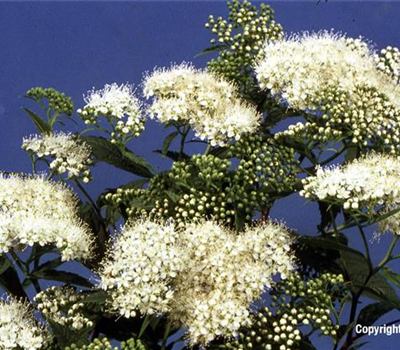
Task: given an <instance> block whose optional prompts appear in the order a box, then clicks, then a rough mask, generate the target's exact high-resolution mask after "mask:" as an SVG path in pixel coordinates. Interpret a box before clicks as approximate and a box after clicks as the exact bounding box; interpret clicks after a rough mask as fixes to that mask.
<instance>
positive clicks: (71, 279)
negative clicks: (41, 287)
mask: <svg viewBox="0 0 400 350" xmlns="http://www.w3.org/2000/svg"><path fill="white" fill-rule="evenodd" d="M32 276H34V277H36V278H39V279H44V280H51V281H59V282H64V283H71V284H76V285H78V286H83V287H88V288H91V287H93V285H92V284H91V283H90V282H89V281H88V280H87V279H86V278H83V277H82V276H79V275H77V274H76V273H72V272H67V271H57V270H51V271H49V270H39V271H35V272H33V274H32Z"/></svg>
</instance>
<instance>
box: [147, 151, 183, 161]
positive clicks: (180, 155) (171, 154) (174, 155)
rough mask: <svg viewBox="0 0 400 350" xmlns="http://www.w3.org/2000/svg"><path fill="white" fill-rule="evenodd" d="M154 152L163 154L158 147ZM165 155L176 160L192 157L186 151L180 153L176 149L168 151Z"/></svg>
mask: <svg viewBox="0 0 400 350" xmlns="http://www.w3.org/2000/svg"><path fill="white" fill-rule="evenodd" d="M153 152H155V153H160V154H163V152H162V150H161V149H156V150H154V151H153ZM165 156H166V157H167V158H169V159H172V160H173V161H174V162H178V161H181V160H187V159H190V156H189V155H187V154H186V153H180V152H175V151H167V152H166V153H165Z"/></svg>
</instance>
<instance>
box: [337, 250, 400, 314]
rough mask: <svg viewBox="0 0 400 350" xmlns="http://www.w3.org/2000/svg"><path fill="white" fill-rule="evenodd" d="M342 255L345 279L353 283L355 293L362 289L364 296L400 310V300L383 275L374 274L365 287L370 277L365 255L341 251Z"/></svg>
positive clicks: (351, 287)
mask: <svg viewBox="0 0 400 350" xmlns="http://www.w3.org/2000/svg"><path fill="white" fill-rule="evenodd" d="M340 255H341V259H340V263H341V265H342V267H343V270H344V273H345V278H346V279H347V280H348V281H349V282H351V284H350V286H349V287H350V289H352V290H353V292H355V293H358V292H359V290H360V288H362V289H363V295H365V296H367V297H370V298H373V299H375V300H379V301H382V302H384V303H387V304H390V305H392V306H393V307H394V308H397V309H399V310H400V299H399V297H398V296H397V294H396V291H395V290H394V289H393V287H392V286H391V285H390V284H389V282H388V281H387V280H386V278H385V277H384V276H383V275H382V274H380V273H376V274H374V275H373V276H372V277H371V278H370V279H369V280H368V282H367V284H366V285H365V283H366V281H367V279H368V276H369V275H370V269H369V265H368V262H367V260H366V259H365V257H364V256H363V255H360V254H356V253H353V252H350V251H341V252H340Z"/></svg>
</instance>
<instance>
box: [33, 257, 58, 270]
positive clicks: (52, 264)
mask: <svg viewBox="0 0 400 350" xmlns="http://www.w3.org/2000/svg"><path fill="white" fill-rule="evenodd" d="M63 263H64V261H62V260H61V258H57V259H54V260H50V261H47V262H45V263H43V264H41V265H40V266H39V267H38V268H37V269H35V270H34V271H51V270H54V269H56V268H57V267H59V266H61V265H62V264H63Z"/></svg>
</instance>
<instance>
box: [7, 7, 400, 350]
mask: <svg viewBox="0 0 400 350" xmlns="http://www.w3.org/2000/svg"><path fill="white" fill-rule="evenodd" d="M271 5H272V7H273V8H274V9H275V12H276V20H277V21H278V22H280V23H281V24H282V25H283V28H284V30H285V31H286V32H288V33H290V32H298V31H301V30H309V31H317V30H321V29H327V30H330V29H332V28H333V29H334V30H335V31H340V32H344V33H347V34H348V35H349V36H353V37H358V36H363V37H365V38H367V39H369V40H371V41H372V42H374V43H375V44H376V47H377V48H378V49H380V48H383V47H385V46H387V45H392V46H400V2H395V1H332V0H330V1H328V2H324V1H321V2H320V3H319V4H317V2H316V1H274V2H271ZM225 13H226V6H225V2H223V1H191V2H186V1H147V2H145V1H129V2H124V1H118V2H111V1H101V2H94V1H87V2H79V1H72V2H51V1H43V2H39V1H31V2H8V1H7V2H6V1H3V2H0V33H1V34H0V169H2V170H7V171H25V172H29V171H30V164H29V159H28V157H27V155H26V154H25V153H24V152H23V151H22V150H21V149H20V145H21V141H22V137H24V136H27V135H29V134H31V133H34V132H35V129H34V127H33V125H32V123H31V121H30V120H29V119H28V117H27V116H26V115H25V114H24V112H23V111H22V110H21V106H23V105H29V102H28V101H25V100H24V99H23V98H22V97H21V96H22V95H23V94H24V93H25V92H26V91H27V90H28V89H29V88H31V87H33V86H43V87H50V86H51V87H54V88H56V89H58V90H61V91H63V92H65V93H66V94H67V95H68V96H71V97H72V98H73V100H74V102H75V106H76V108H79V107H81V106H82V105H83V101H82V94H84V93H85V92H86V91H88V90H90V89H91V88H92V87H96V88H101V87H102V86H104V84H106V83H113V82H117V83H125V82H130V83H134V84H136V85H139V84H140V82H141V79H142V75H143V73H144V72H145V71H148V70H152V69H153V67H154V66H169V65H170V63H171V62H177V63H180V62H182V61H192V62H193V63H194V64H195V65H196V66H197V67H204V66H205V64H206V60H207V57H205V56H202V57H200V58H196V59H194V56H195V55H196V54H197V53H198V52H200V51H202V50H203V49H204V48H206V47H208V46H209V39H210V38H211V37H210V33H209V31H208V30H206V29H205V28H204V23H205V22H206V21H207V17H208V15H209V14H214V15H223V14H225ZM30 106H32V105H30ZM68 129H69V130H71V131H76V126H75V125H74V124H68V126H67V129H64V130H68ZM164 135H165V133H164V131H163V129H162V128H161V127H160V126H159V125H157V124H155V123H154V122H149V123H148V124H147V130H146V131H145V133H144V134H143V136H142V137H141V138H140V139H138V140H134V141H132V142H131V144H130V146H131V148H132V149H133V150H134V151H136V152H137V153H139V154H141V155H143V156H145V157H146V158H148V159H149V161H150V162H151V164H152V165H153V166H154V167H155V168H159V169H161V168H163V167H165V166H167V165H168V162H166V161H165V160H162V159H161V157H160V156H158V155H156V154H154V153H153V152H152V150H153V149H156V148H160V147H161V145H162V138H163V136H164ZM93 174H94V181H93V183H92V184H91V185H89V190H90V192H91V193H93V194H94V195H97V194H99V193H101V192H102V191H103V190H104V189H105V188H107V187H115V186H117V185H119V184H122V183H125V182H128V181H130V180H132V177H131V175H129V174H128V173H125V172H123V171H118V170H115V171H114V170H113V171H111V169H110V168H108V167H104V166H98V167H97V169H95V171H94V172H93ZM317 213H318V212H317V210H316V208H315V207H314V206H312V205H307V206H306V205H305V204H304V201H303V200H302V199H300V198H299V197H298V196H296V195H295V196H292V197H290V198H288V199H286V200H283V201H281V202H279V203H278V205H277V206H276V208H275V209H274V210H273V211H272V215H273V216H274V217H275V218H278V219H282V220H284V221H286V223H287V225H288V226H290V227H294V228H297V229H298V230H299V231H300V232H306V233H312V232H314V231H315V225H316V223H317V219H318V217H317ZM351 239H352V241H354V242H355V244H358V242H357V240H355V239H353V238H351ZM386 244H387V239H385V238H383V239H382V240H381V242H380V243H377V242H374V243H373V247H372V250H373V251H374V252H376V255H377V259H378V258H379V257H380V256H381V255H382V254H384V249H385V248H384V247H385V246H386ZM392 267H393V268H394V269H395V270H397V271H399V270H400V266H399V265H397V266H396V265H393V266H392ZM396 316H397V317H398V316H399V315H395V314H393V317H389V318H388V319H387V321H390V320H392V319H394V318H395V317H396ZM370 340H371V344H370V345H367V346H366V347H365V349H378V348H385V349H386V350H390V349H397V348H398V346H396V343H398V341H399V340H400V335H393V336H392V337H385V336H381V337H377V338H372V337H371V338H370ZM320 346H321V349H322V350H324V349H326V345H325V344H321V345H320Z"/></svg>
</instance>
